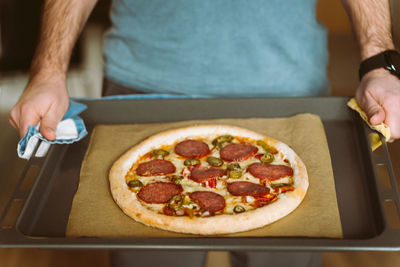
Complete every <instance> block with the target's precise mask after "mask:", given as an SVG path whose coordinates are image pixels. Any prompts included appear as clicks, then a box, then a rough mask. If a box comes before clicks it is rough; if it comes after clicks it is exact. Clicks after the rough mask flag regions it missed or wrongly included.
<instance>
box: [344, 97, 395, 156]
mask: <svg viewBox="0 0 400 267" xmlns="http://www.w3.org/2000/svg"><path fill="white" fill-rule="evenodd" d="M347 106H349V107H350V108H352V109H354V110H355V111H357V112H358V113H359V114H360V116H361V118H362V119H363V120H364V121H365V122H366V123H367V124H368V126H369V127H370V128H371V129H373V130H375V131H378V132H380V133H381V134H382V135H383V136H384V137H385V140H386V142H387V141H389V140H390V128H389V126H387V125H386V124H385V123H383V122H382V123H380V124H378V125H372V124H371V123H370V122H369V120H368V117H367V114H365V112H364V111H363V110H362V109H361V108H360V106H359V105H358V103H357V100H356V99H355V98H354V97H353V98H352V99H350V100H349V102H347ZM369 139H370V143H371V148H372V151H374V150H375V149H377V148H378V147H380V146H381V145H382V142H381V139H380V138H379V135H378V134H377V133H373V134H370V135H369Z"/></svg>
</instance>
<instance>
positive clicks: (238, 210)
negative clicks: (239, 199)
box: [233, 205, 246, 213]
mask: <svg viewBox="0 0 400 267" xmlns="http://www.w3.org/2000/svg"><path fill="white" fill-rule="evenodd" d="M245 211H246V209H245V208H244V207H242V206H240V205H236V206H235V207H234V208H233V212H234V213H242V212H245Z"/></svg>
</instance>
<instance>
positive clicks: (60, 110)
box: [9, 79, 69, 140]
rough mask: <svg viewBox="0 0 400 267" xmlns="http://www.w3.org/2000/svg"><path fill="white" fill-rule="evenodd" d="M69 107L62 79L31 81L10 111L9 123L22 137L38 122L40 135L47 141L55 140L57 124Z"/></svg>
mask: <svg viewBox="0 0 400 267" xmlns="http://www.w3.org/2000/svg"><path fill="white" fill-rule="evenodd" d="M68 107H69V97H68V91H67V88H66V84H65V80H64V79H51V80H36V81H35V80H32V81H30V82H29V83H28V85H27V87H26V89H25V91H24V93H23V94H22V95H21V97H20V99H19V100H18V102H17V103H16V104H15V106H14V107H13V108H12V109H11V111H10V117H9V122H10V124H11V125H12V126H13V127H14V128H15V129H17V130H18V131H19V134H20V136H21V137H22V136H24V135H25V134H26V133H27V131H28V126H29V125H32V126H35V125H36V124H37V123H38V122H40V129H39V130H40V133H41V134H42V135H43V136H44V137H45V138H46V139H48V140H54V139H55V138H56V128H57V124H58V123H59V122H60V120H61V119H62V117H63V116H64V114H65V112H66V111H67V109H68Z"/></svg>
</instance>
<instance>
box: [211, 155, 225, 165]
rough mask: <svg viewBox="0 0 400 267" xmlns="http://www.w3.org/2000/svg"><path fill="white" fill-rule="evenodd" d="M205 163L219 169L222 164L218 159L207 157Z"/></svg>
mask: <svg viewBox="0 0 400 267" xmlns="http://www.w3.org/2000/svg"><path fill="white" fill-rule="evenodd" d="M207 162H208V164H210V165H211V166H213V167H220V166H222V164H224V162H223V161H222V159H219V158H216V157H208V158H207Z"/></svg>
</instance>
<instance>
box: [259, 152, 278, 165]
mask: <svg viewBox="0 0 400 267" xmlns="http://www.w3.org/2000/svg"><path fill="white" fill-rule="evenodd" d="M274 159H275V157H274V155H273V154H272V153H269V152H267V153H265V154H264V155H262V156H261V158H260V161H261V162H262V163H271V162H273V161H274Z"/></svg>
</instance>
